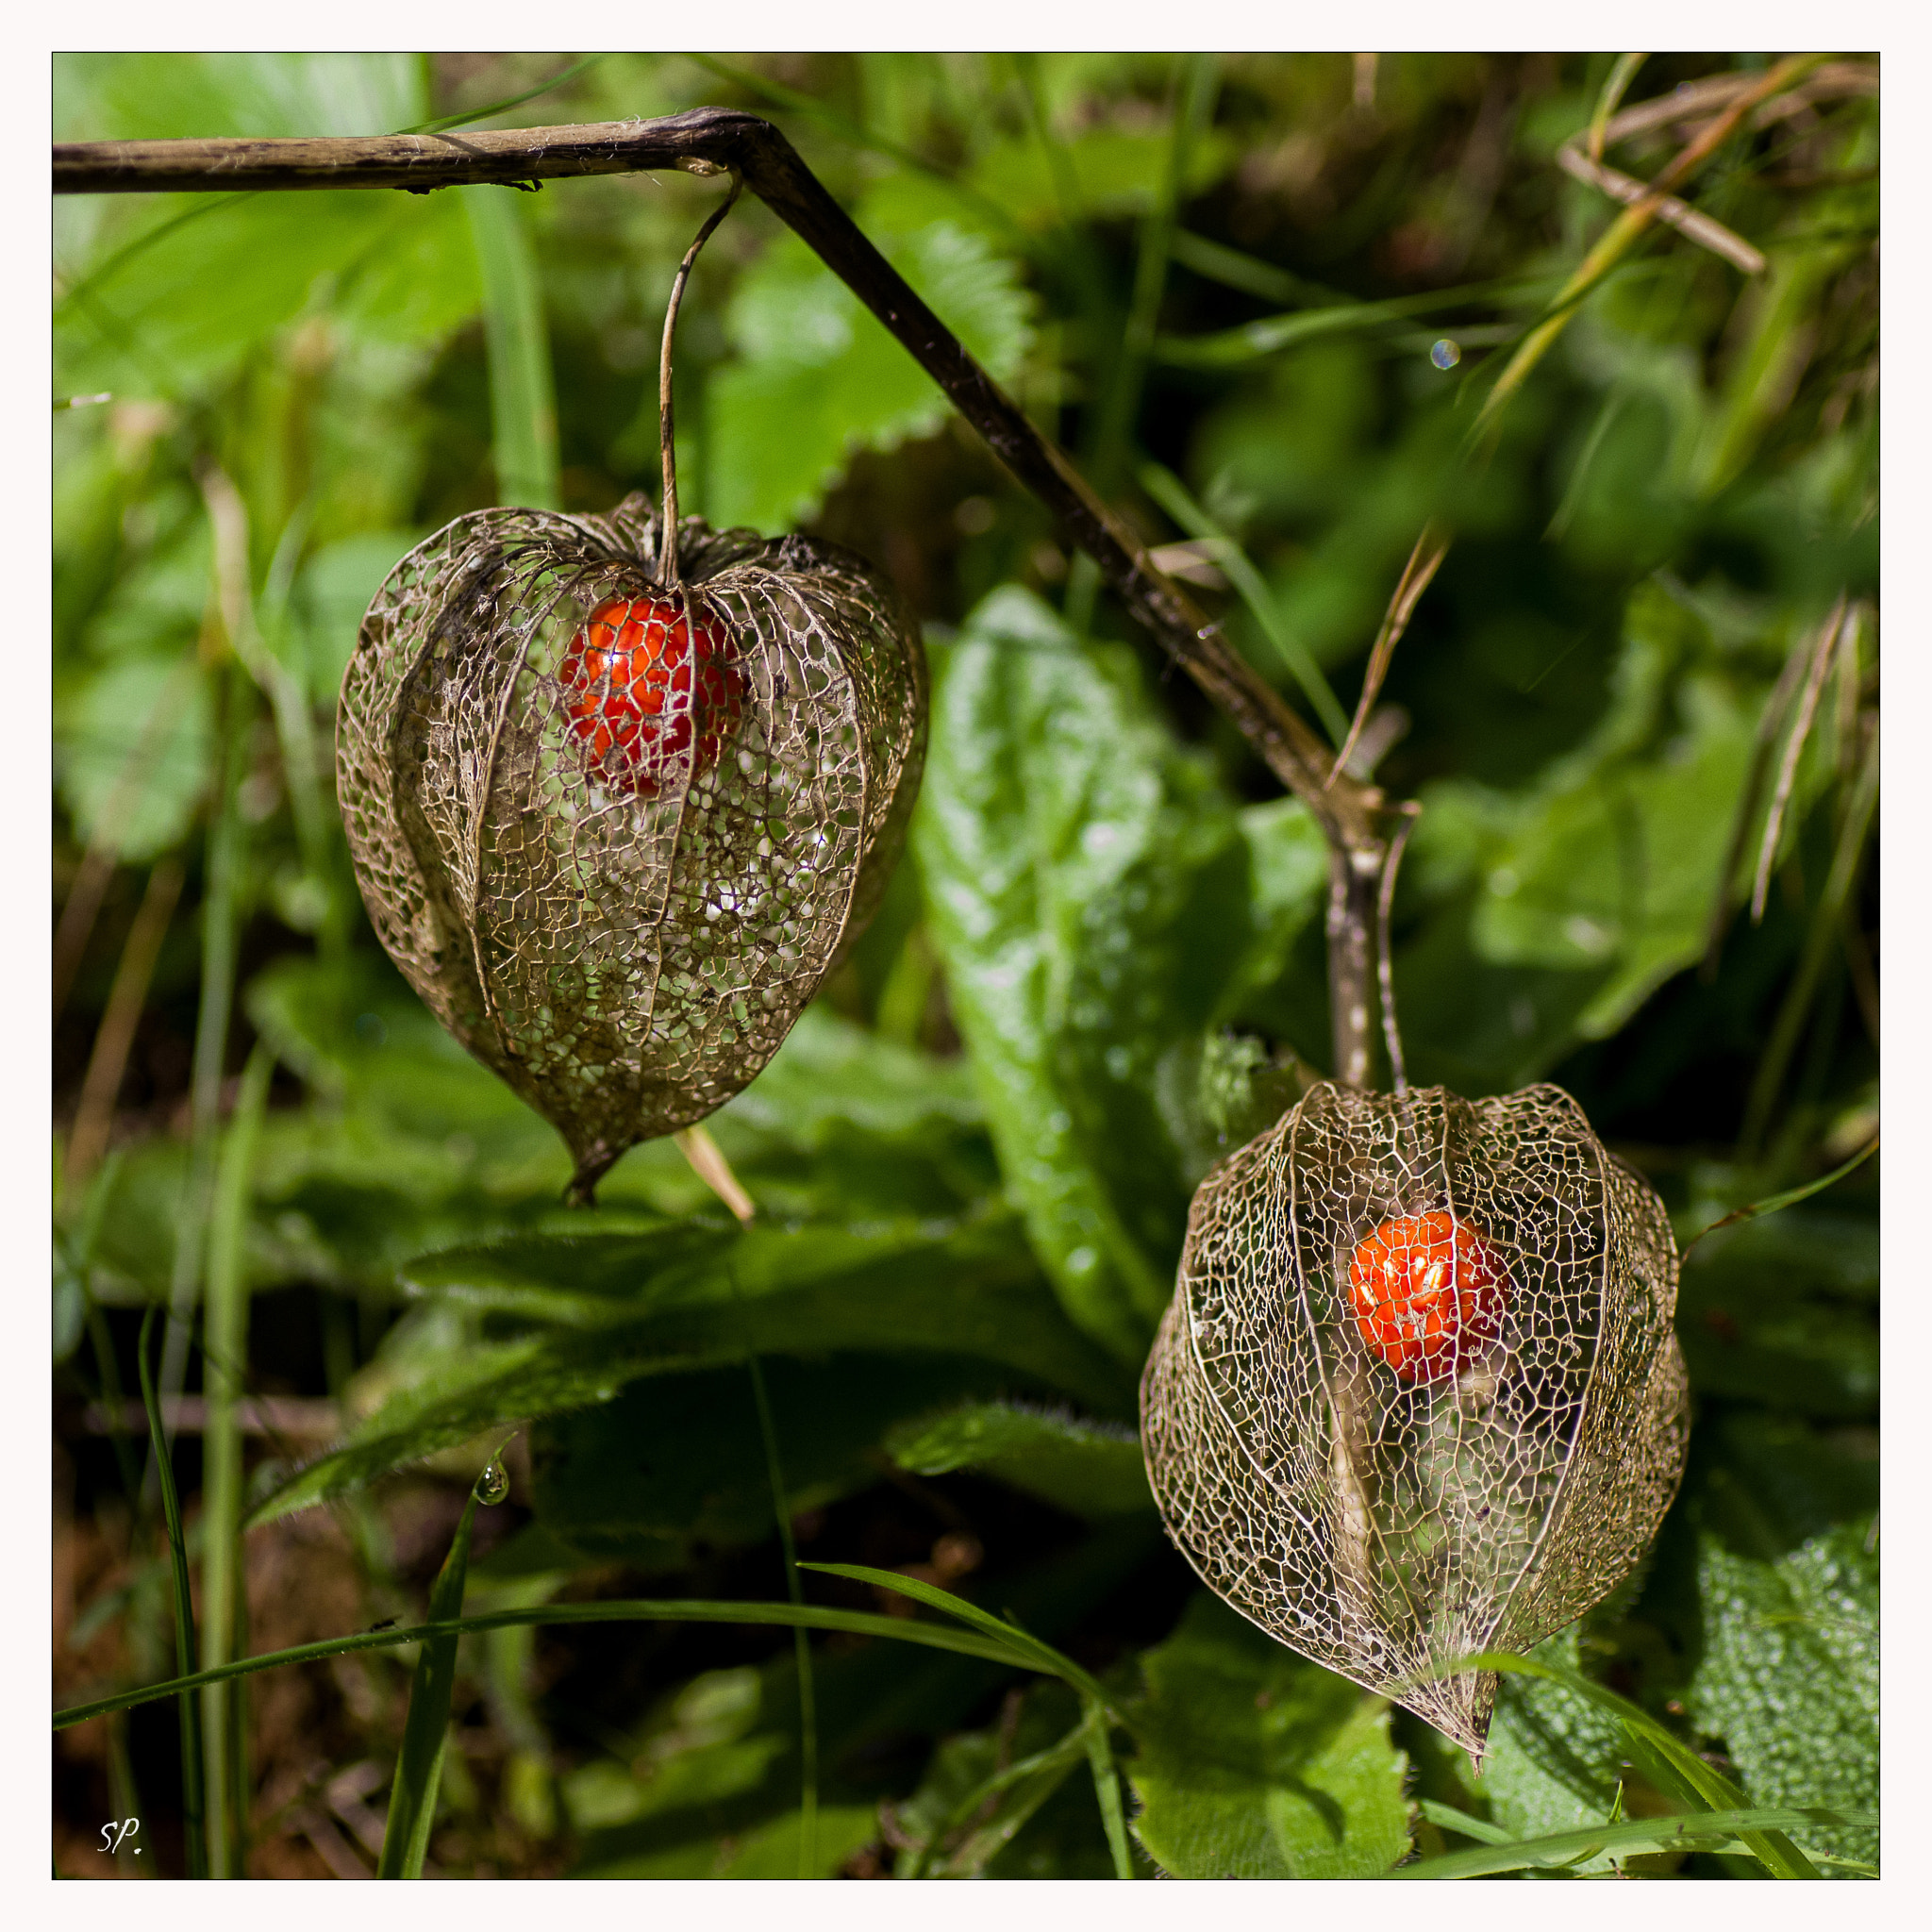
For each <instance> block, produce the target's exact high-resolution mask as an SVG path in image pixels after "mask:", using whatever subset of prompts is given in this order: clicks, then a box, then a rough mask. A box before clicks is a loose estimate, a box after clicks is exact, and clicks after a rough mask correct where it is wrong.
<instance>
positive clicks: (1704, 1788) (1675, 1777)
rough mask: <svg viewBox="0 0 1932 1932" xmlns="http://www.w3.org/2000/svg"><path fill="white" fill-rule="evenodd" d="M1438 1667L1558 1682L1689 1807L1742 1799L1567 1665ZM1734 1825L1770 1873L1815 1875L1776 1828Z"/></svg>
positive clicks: (1485, 1662) (1505, 1654)
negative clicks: (1612, 1726)
mask: <svg viewBox="0 0 1932 1932" xmlns="http://www.w3.org/2000/svg"><path fill="white" fill-rule="evenodd" d="M1443 1668H1444V1669H1445V1670H1447V1669H1455V1670H1477V1671H1495V1672H1498V1673H1499V1674H1505V1675H1507V1676H1511V1677H1530V1678H1542V1679H1544V1680H1545V1681H1547V1682H1550V1683H1553V1684H1558V1685H1561V1686H1562V1687H1563V1688H1564V1689H1565V1690H1568V1691H1573V1692H1574V1693H1575V1695H1576V1696H1577V1697H1579V1698H1580V1699H1582V1700H1583V1701H1584V1702H1585V1703H1587V1704H1589V1705H1591V1706H1593V1707H1595V1708H1596V1709H1597V1710H1599V1711H1604V1712H1607V1713H1608V1714H1609V1716H1610V1717H1611V1718H1613V1719H1614V1720H1615V1721H1616V1723H1617V1724H1618V1725H1619V1727H1620V1728H1621V1729H1622V1731H1623V1733H1624V1748H1625V1749H1626V1750H1627V1751H1628V1753H1629V1755H1630V1757H1631V1758H1632V1760H1633V1761H1634V1762H1635V1763H1636V1765H1637V1767H1638V1769H1639V1770H1641V1771H1642V1772H1643V1773H1644V1774H1645V1775H1646V1776H1647V1777H1648V1778H1649V1779H1650V1781H1651V1782H1652V1783H1653V1784H1654V1785H1656V1786H1657V1788H1658V1789H1659V1790H1663V1791H1664V1792H1665V1794H1666V1795H1667V1796H1668V1797H1671V1798H1673V1799H1674V1800H1676V1801H1677V1802H1678V1803H1679V1804H1682V1805H1686V1806H1689V1807H1693V1808H1695V1807H1703V1808H1704V1809H1707V1810H1717V1811H1723V1810H1737V1809H1739V1808H1740V1807H1742V1806H1743V1804H1744V1794H1743V1792H1742V1791H1740V1790H1739V1789H1738V1787H1737V1786H1736V1785H1735V1784H1733V1783H1732V1782H1731V1780H1730V1779H1729V1778H1727V1777H1725V1776H1724V1774H1723V1773H1722V1772H1720V1771H1718V1770H1716V1769H1715V1768H1714V1767H1713V1766H1712V1765H1710V1764H1709V1763H1708V1762H1707V1761H1706V1759H1705V1758H1704V1757H1701V1756H1699V1754H1698V1753H1697V1752H1695V1751H1693V1750H1692V1749H1691V1746H1690V1745H1688V1744H1687V1743H1685V1741H1684V1740H1682V1739H1681V1738H1679V1737H1677V1736H1675V1735H1674V1733H1673V1732H1671V1731H1668V1730H1666V1729H1665V1728H1664V1726H1663V1725H1662V1724H1659V1723H1658V1722H1657V1720H1656V1719H1655V1718H1654V1717H1652V1716H1651V1715H1650V1714H1649V1713H1648V1712H1647V1711H1644V1710H1642V1709H1640V1708H1639V1707H1638V1706H1636V1705H1634V1704H1632V1703H1631V1702H1630V1701H1629V1700H1628V1699H1627V1698H1624V1697H1620V1696H1618V1694H1617V1693H1616V1692H1615V1691H1612V1690H1610V1689H1608V1688H1607V1686H1606V1685H1603V1684H1598V1683H1595V1682H1593V1681H1592V1680H1591V1679H1590V1678H1589V1677H1586V1676H1584V1675H1583V1674H1581V1672H1578V1671H1574V1670H1572V1669H1570V1668H1569V1667H1568V1666H1567V1665H1564V1664H1561V1663H1557V1662H1555V1661H1552V1660H1550V1659H1548V1658H1545V1657H1521V1656H1518V1655H1516V1654H1515V1653H1514V1652H1511V1651H1479V1652H1477V1653H1476V1654H1475V1655H1474V1657H1461V1658H1456V1659H1451V1660H1450V1661H1449V1663H1448V1664H1446V1665H1445V1666H1444V1667H1443ZM1740 1833H1741V1835H1742V1837H1743V1839H1744V1841H1745V1843H1746V1845H1747V1846H1748V1847H1749V1849H1750V1851H1751V1853H1752V1854H1753V1856H1754V1857H1756V1858H1757V1861H1758V1863H1759V1864H1761V1865H1762V1866H1763V1867H1764V1868H1765V1870H1766V1871H1767V1872H1769V1873H1770V1874H1771V1875H1772V1876H1773V1877H1774V1878H1815V1877H1817V1876H1818V1873H1817V1869H1816V1868H1815V1867H1814V1866H1813V1865H1812V1864H1811V1862H1810V1861H1809V1860H1808V1859H1807V1857H1805V1855H1804V1853H1802V1852H1801V1851H1799V1850H1798V1848H1797V1847H1796V1846H1795V1845H1793V1844H1792V1843H1791V1841H1790V1839H1788V1838H1787V1837H1786V1836H1785V1835H1784V1834H1783V1833H1782V1832H1781V1831H1776V1830H1772V1831H1759V1830H1757V1829H1756V1828H1754V1827H1751V1826H1748V1825H1747V1826H1741V1827H1740Z"/></svg>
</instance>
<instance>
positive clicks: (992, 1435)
mask: <svg viewBox="0 0 1932 1932" xmlns="http://www.w3.org/2000/svg"><path fill="white" fill-rule="evenodd" d="M886 1449H887V1452H888V1453H889V1454H890V1455H891V1457H892V1459H893V1461H895V1462H896V1463H897V1464H898V1465H899V1467H900V1468H901V1469H909V1470H911V1471H912V1472H913V1474H915V1475H944V1474H947V1473H948V1472H949V1471H951V1470H955V1469H973V1470H978V1471H980V1472H982V1473H983V1474H987V1475H991V1476H994V1477H997V1478H998V1479H999V1480H1000V1481H1001V1482H1004V1483H1009V1484H1011V1485H1012V1487H1013V1488H1014V1489H1016V1490H1024V1491H1026V1492H1027V1493H1028V1494H1029V1495H1034V1496H1039V1497H1041V1498H1042V1499H1043V1500H1044V1501H1046V1502H1049V1503H1052V1504H1054V1505H1055V1506H1056V1507H1058V1508H1061V1509H1065V1510H1068V1511H1070V1512H1072V1513H1073V1514H1074V1515H1076V1516H1087V1517H1100V1516H1114V1515H1121V1514H1124V1513H1125V1512H1128V1511H1132V1510H1139V1509H1150V1508H1152V1507H1153V1505H1154V1497H1153V1492H1152V1491H1150V1490H1149V1489H1148V1487H1147V1468H1146V1464H1145V1463H1144V1462H1143V1460H1142V1459H1141V1441H1140V1438H1139V1437H1138V1436H1136V1435H1135V1434H1134V1433H1133V1431H1132V1430H1130V1429H1125V1428H1121V1427H1119V1426H1117V1425H1114V1424H1104V1423H1098V1424H1097V1423H1088V1422H1081V1421H1079V1420H1077V1419H1076V1418H1074V1417H1073V1416H1070V1415H1066V1414H1059V1413H1055V1412H1053V1411H1050V1410H1045V1409H1036V1408H1024V1407H1020V1406H1019V1405H1017V1404H1015V1403H1011V1402H981V1403H974V1404H971V1405H969V1406H967V1407H963V1408H955V1409H951V1410H948V1411H946V1412H945V1413H943V1414H941V1415H936V1416H927V1417H924V1418H921V1419H919V1420H916V1421H910V1422H906V1423H902V1424H899V1426H898V1427H896V1428H894V1429H893V1430H891V1433H890V1434H889V1435H888V1436H887V1437H886Z"/></svg>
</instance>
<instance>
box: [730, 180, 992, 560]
mask: <svg viewBox="0 0 1932 1932" xmlns="http://www.w3.org/2000/svg"><path fill="white" fill-rule="evenodd" d="M859 222H860V225H861V226H867V227H868V233H869V234H871V237H872V239H873V241H874V242H876V243H877V245H878V247H879V250H880V252H881V253H882V254H883V255H884V256H885V257H886V258H887V259H888V260H889V261H891V264H892V266H893V267H894V268H896V269H897V270H898V271H899V272H900V274H901V275H904V276H905V277H906V279H907V280H908V282H910V283H911V285H912V286H913V288H914V289H915V290H917V291H918V292H919V293H920V295H921V296H922V297H923V298H924V301H925V302H926V303H927V304H928V306H929V307H930V308H932V309H933V310H934V312H935V313H936V314H937V315H938V316H939V317H940V319H941V321H942V322H944V323H945V324H946V325H947V326H948V327H949V328H951V329H952V330H953V331H954V333H955V334H956V335H958V337H959V339H960V340H961V341H963V342H964V343H965V344H966V346H967V348H968V349H969V350H970V351H971V352H972V353H973V354H974V356H975V357H976V358H978V359H979V361H980V362H981V364H982V365H983V366H984V367H985V368H986V369H988V370H989V371H990V372H991V375H993V376H994V378H995V379H996V380H1004V379H1005V378H1006V377H1007V376H1008V375H1011V374H1012V372H1013V370H1014V369H1015V368H1016V367H1017V366H1018V364H1019V360H1020V358H1021V357H1022V356H1023V355H1024V352H1025V348H1026V345H1027V342H1028V341H1029V340H1030V329H1029V325H1028V322H1027V313H1028V303H1027V298H1026V296H1025V293H1024V291H1023V289H1022V288H1021V286H1020V282H1019V278H1018V275H1017V272H1016V270H1015V268H1014V266H1013V264H1012V263H1011V262H1009V261H1008V260H1006V259H1004V258H1001V257H1000V256H998V255H996V254H994V252H993V250H992V247H991V244H990V243H989V242H987V241H986V239H985V238H984V237H983V236H981V235H979V234H976V233H974V232H973V231H971V230H969V229H967V228H964V227H961V226H959V225H958V224H957V223H956V222H952V221H941V222H933V223H929V224H927V225H924V226H922V227H919V228H916V229H914V230H912V231H910V232H909V233H904V234H896V235H895V234H892V233H890V232H887V231H885V230H882V229H875V228H873V227H871V226H869V225H868V223H867V216H866V211H865V209H864V208H862V207H861V208H860V210H859ZM726 330H727V333H728V335H729V336H730V339H731V341H732V345H733V347H734V348H735V349H736V350H737V352H738V357H739V359H738V360H737V361H736V362H733V363H731V364H729V365H727V366H726V367H724V368H723V369H721V370H719V371H718V372H717V373H716V374H715V375H713V376H712V377H711V379H710V383H709V385H708V392H707V395H706V415H707V425H706V427H707V434H708V448H707V454H706V478H705V514H706V515H707V516H708V518H709V519H710V521H711V522H712V523H713V524H716V525H721V526H723V525H736V524H744V525H751V526H752V527H753V528H755V529H760V530H764V531H767V532H776V531H778V530H780V529H783V528H784V527H786V526H787V525H791V524H792V523H794V522H795V521H797V520H799V519H801V518H805V517H808V516H810V515H812V514H813V513H814V511H815V510H816V509H817V508H818V506H819V504H820V503H821V502H823V500H824V494H825V491H827V490H829V489H830V488H831V486H832V485H833V483H835V482H836V481H837V480H838V478H839V477H840V476H841V475H842V474H843V472H844V470H845V467H846V465H847V464H848V463H849V462H850V461H851V459H852V458H853V457H854V456H855V455H856V454H857V453H858V451H860V450H865V449H881V450H883V449H891V448H894V447H896V446H897V445H898V444H899V443H902V442H905V441H908V440H909V439H911V438H913V437H920V436H929V435H930V434H931V433H932V432H933V431H934V430H936V429H937V428H939V427H940V425H941V424H942V423H943V422H944V421H945V420H946V416H947V412H948V409H949V407H950V406H949V405H948V404H947V402H946V400H945V398H944V396H943V395H941V392H940V391H939V389H938V388H937V386H936V385H935V384H934V382H933V380H932V378H931V376H929V375H926V373H925V371H924V369H922V368H921V367H920V366H919V364H918V363H917V362H915V361H913V359H912V358H911V357H910V356H908V354H907V353H906V351H905V349H904V348H903V347H902V346H901V345H900V344H899V343H898V342H897V341H894V340H893V339H892V337H891V335H890V334H888V333H887V331H886V329H885V327H884V325H882V324H880V323H879V322H878V321H877V320H876V318H875V317H874V316H873V315H872V314H871V312H870V311H869V310H867V309H866V308H863V307H862V306H861V304H860V303H859V301H858V297H857V296H856V295H854V294H853V293H852V291H850V290H849V289H847V288H846V287H845V285H844V283H842V282H841V281H840V280H839V279H838V277H837V276H836V275H833V274H832V272H831V270H829V269H828V268H826V267H825V266H824V263H823V262H821V261H820V260H819V259H818V258H817V257H816V256H814V255H813V254H812V253H811V252H810V251H809V250H808V248H807V247H806V246H805V244H804V243H803V242H800V241H798V240H797V239H796V238H795V237H793V236H791V235H789V234H788V235H786V236H785V237H783V238H782V239H781V240H779V241H778V242H774V243H773V245H772V246H771V248H770V249H769V250H768V251H767V252H766V254H765V255H764V256H763V258H761V259H760V260H759V261H758V264H757V266H756V267H754V268H752V269H751V270H749V271H748V272H747V273H746V274H745V275H742V276H741V278H740V280H739V283H738V287H737V289H736V291H734V293H733V296H732V300H731V307H730V309H729V312H728V315H727V318H726Z"/></svg>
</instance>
